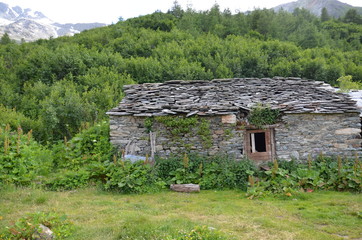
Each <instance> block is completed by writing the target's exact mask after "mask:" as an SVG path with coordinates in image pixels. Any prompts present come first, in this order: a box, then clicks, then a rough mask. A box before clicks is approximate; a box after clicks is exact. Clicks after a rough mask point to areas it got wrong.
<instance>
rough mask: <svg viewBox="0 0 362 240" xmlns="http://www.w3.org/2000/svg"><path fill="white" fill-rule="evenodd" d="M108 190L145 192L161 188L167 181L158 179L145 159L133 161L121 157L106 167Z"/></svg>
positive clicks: (106, 185) (105, 186)
mask: <svg viewBox="0 0 362 240" xmlns="http://www.w3.org/2000/svg"><path fill="white" fill-rule="evenodd" d="M106 176H107V177H106V179H105V180H106V183H105V184H104V188H105V189H106V190H113V191H117V192H121V193H145V192H150V191H156V190H160V189H162V188H163V187H164V186H165V183H164V182H163V181H162V180H160V179H158V178H157V177H156V175H155V172H154V171H153V169H152V167H151V166H150V165H149V164H148V163H145V162H143V161H138V162H136V163H131V162H129V161H123V160H122V159H120V160H119V161H116V162H111V163H109V165H108V167H107V169H106Z"/></svg>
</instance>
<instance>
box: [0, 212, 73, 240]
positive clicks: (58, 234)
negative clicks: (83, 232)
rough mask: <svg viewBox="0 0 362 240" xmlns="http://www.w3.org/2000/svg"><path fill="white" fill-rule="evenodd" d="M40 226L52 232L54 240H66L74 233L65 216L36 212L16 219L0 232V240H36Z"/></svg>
mask: <svg viewBox="0 0 362 240" xmlns="http://www.w3.org/2000/svg"><path fill="white" fill-rule="evenodd" d="M40 224H42V225H44V226H46V227H48V228H50V230H52V231H53V233H54V236H55V238H56V239H66V238H68V237H69V236H71V234H72V233H73V231H74V226H73V223H71V222H70V221H69V220H68V219H67V216H66V215H61V214H58V213H56V212H36V213H30V214H27V215H26V216H25V217H22V218H20V219H18V220H17V221H16V222H15V223H14V224H13V225H11V226H8V227H7V228H6V229H5V231H3V232H2V233H1V232H0V237H1V239H14V240H15V239H19V240H21V239H29V240H31V239H38V238H37V237H36V234H35V232H41V229H40V228H39V225H40Z"/></svg>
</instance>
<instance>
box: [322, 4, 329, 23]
mask: <svg viewBox="0 0 362 240" xmlns="http://www.w3.org/2000/svg"><path fill="white" fill-rule="evenodd" d="M330 19H331V17H330V16H329V14H328V11H327V8H325V7H324V8H323V9H322V14H321V21H322V22H326V21H328V20H330Z"/></svg>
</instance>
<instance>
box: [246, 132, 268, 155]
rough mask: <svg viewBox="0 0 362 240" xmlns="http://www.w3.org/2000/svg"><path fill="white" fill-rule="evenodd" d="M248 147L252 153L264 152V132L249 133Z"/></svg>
mask: <svg viewBox="0 0 362 240" xmlns="http://www.w3.org/2000/svg"><path fill="white" fill-rule="evenodd" d="M250 148H251V152H252V153H256V152H266V141H265V132H260V133H250Z"/></svg>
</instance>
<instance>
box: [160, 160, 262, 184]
mask: <svg viewBox="0 0 362 240" xmlns="http://www.w3.org/2000/svg"><path fill="white" fill-rule="evenodd" d="M186 159H187V164H185V162H186ZM155 167H156V171H157V174H158V176H160V177H161V178H162V179H164V180H165V181H166V182H167V183H168V184H172V183H178V184H182V183H198V184H200V187H201V188H202V189H242V190H245V189H246V187H247V181H248V171H255V166H254V165H253V163H252V162H250V161H248V160H240V161H235V160H234V159H230V158H227V157H225V156H217V157H203V156H199V155H189V157H188V156H187V155H185V156H184V157H183V158H182V159H180V158H177V157H176V158H171V159H157V160H156V166H155Z"/></svg>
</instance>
